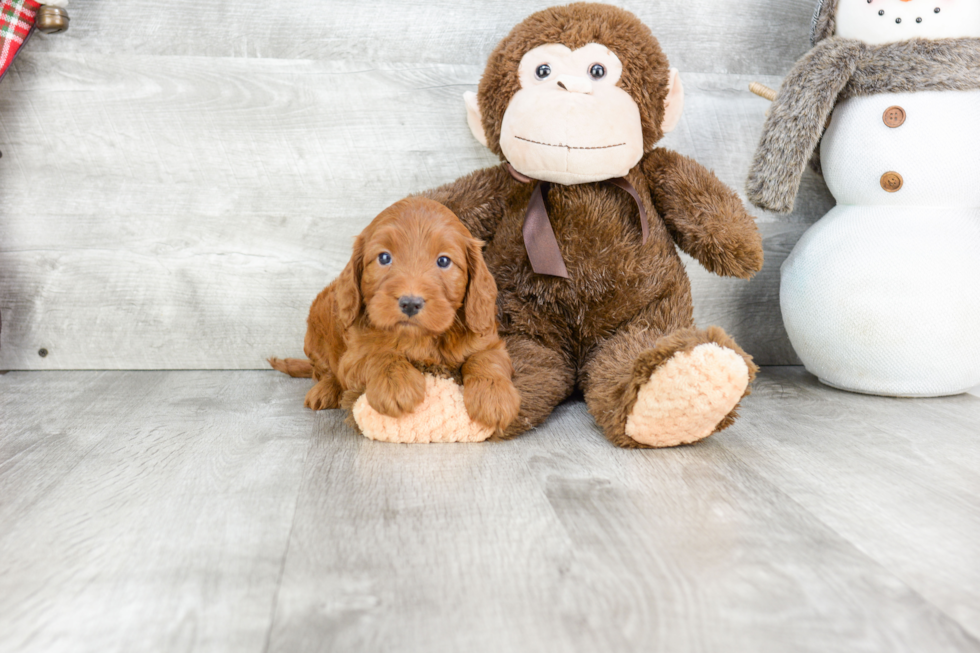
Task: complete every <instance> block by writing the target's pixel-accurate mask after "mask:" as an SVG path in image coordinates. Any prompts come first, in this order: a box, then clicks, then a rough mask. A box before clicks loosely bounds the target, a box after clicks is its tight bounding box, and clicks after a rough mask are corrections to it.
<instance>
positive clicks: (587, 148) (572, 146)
mask: <svg viewBox="0 0 980 653" xmlns="http://www.w3.org/2000/svg"><path fill="white" fill-rule="evenodd" d="M514 138H516V139H517V140H519V141H524V142H526V143H534V144H535V145H544V146H545V147H563V148H565V149H566V150H608V149H610V148H613V147H622V146H624V145H626V143H617V144H616V145H596V146H594V147H575V146H574V145H563V144H561V143H559V144H557V145H555V144H554V143H542V142H541V141H532V140H531V139H530V138H524V137H523V136H515V137H514Z"/></svg>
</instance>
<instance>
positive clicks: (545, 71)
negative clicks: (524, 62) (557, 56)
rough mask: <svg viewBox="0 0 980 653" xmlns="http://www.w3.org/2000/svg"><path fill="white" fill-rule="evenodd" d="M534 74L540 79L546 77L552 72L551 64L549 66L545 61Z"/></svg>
mask: <svg viewBox="0 0 980 653" xmlns="http://www.w3.org/2000/svg"><path fill="white" fill-rule="evenodd" d="M534 74H535V75H537V76H538V79H544V78H545V77H547V76H548V75H550V74H551V66H549V65H548V64H546V63H543V64H541V65H540V66H538V68H537V70H535V71H534Z"/></svg>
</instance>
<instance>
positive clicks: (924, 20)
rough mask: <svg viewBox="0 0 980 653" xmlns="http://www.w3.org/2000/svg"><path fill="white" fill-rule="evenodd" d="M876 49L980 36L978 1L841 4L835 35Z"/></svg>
mask: <svg viewBox="0 0 980 653" xmlns="http://www.w3.org/2000/svg"><path fill="white" fill-rule="evenodd" d="M834 33H835V34H836V35H837V36H840V37H843V38H846V39H857V40H859V41H864V42H865V43H869V44H872V45H878V44H882V43H893V42H895V41H906V40H908V39H914V38H921V39H949V38H966V37H978V36H980V2H978V1H977V0H839V3H838V5H837V27H836V30H835V32H834Z"/></svg>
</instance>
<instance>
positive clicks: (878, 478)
mask: <svg viewBox="0 0 980 653" xmlns="http://www.w3.org/2000/svg"><path fill="white" fill-rule="evenodd" d="M755 393H756V394H757V395H759V396H760V398H761V399H762V400H763V401H765V400H766V399H772V400H773V401H778V402H779V404H780V409H779V410H778V411H772V412H767V413H765V414H761V415H760V414H759V413H758V412H755V411H749V412H746V414H745V419H743V420H742V422H741V423H740V424H739V427H738V429H736V430H735V431H734V433H733V434H732V437H728V438H719V440H718V442H719V444H721V445H722V446H723V447H724V448H726V449H727V450H729V451H731V452H732V453H734V454H735V455H736V456H738V457H739V458H740V459H741V460H742V461H744V462H746V463H748V464H749V465H751V467H752V468H753V469H754V470H755V471H756V472H757V473H758V474H760V475H761V476H762V477H764V478H766V479H767V480H769V481H771V482H773V483H774V484H776V485H778V486H779V487H780V488H781V489H782V490H783V491H784V492H786V494H787V495H788V496H789V497H790V498H792V500H793V501H795V502H797V503H798V504H799V505H801V506H802V507H803V508H805V509H806V510H807V511H808V512H810V513H812V514H814V515H815V516H816V517H818V518H819V519H820V520H821V521H823V522H824V523H826V524H828V525H829V526H830V527H831V528H833V529H834V530H835V531H836V532H837V533H839V534H840V535H841V536H843V537H845V538H846V539H847V540H848V541H850V542H852V543H853V544H854V545H855V546H856V547H857V548H858V549H859V550H861V551H862V552H864V553H866V554H868V555H870V556H871V557H873V558H874V559H875V560H878V561H879V562H881V563H882V564H884V565H885V566H886V567H887V568H888V569H890V570H892V571H893V572H894V573H895V574H896V576H897V577H898V578H900V579H901V580H902V582H903V583H905V584H907V585H908V586H909V587H911V588H912V589H914V590H915V591H916V592H917V593H919V594H920V595H921V596H922V597H923V598H925V599H926V600H928V601H929V602H930V603H931V604H933V605H935V606H937V607H938V608H940V609H941V610H942V611H943V612H944V613H945V614H948V615H950V616H951V617H953V618H954V619H956V620H957V622H959V623H960V624H962V625H963V626H964V627H965V628H966V629H967V630H968V631H969V632H970V633H971V635H972V636H973V637H974V638H977V639H978V640H980V565H978V564H975V563H974V561H976V560H980V538H978V535H980V509H978V505H980V504H978V500H977V497H978V496H980V467H978V465H977V464H976V461H978V460H980V439H978V438H977V434H978V433H980V401H977V399H976V398H974V397H971V396H962V397H949V398H944V399H924V400H908V399H893V398H885V397H869V396H865V395H859V394H852V393H847V392H833V393H831V392H829V391H828V390H827V389H826V388H824V387H823V386H821V385H820V384H819V383H818V382H817V380H816V379H815V378H814V377H813V376H811V375H809V374H806V373H804V372H803V371H801V370H800V369H798V368H773V369H769V370H767V374H766V376H765V378H764V379H763V381H762V382H760V383H759V384H758V385H757V387H756V389H755ZM828 399H832V401H828Z"/></svg>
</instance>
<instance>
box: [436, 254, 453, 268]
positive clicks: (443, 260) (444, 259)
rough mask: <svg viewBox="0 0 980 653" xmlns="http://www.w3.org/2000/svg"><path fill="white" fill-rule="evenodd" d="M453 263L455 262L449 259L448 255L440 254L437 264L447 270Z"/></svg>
mask: <svg viewBox="0 0 980 653" xmlns="http://www.w3.org/2000/svg"><path fill="white" fill-rule="evenodd" d="M452 264H453V262H452V261H451V260H449V257H448V256H440V257H439V258H437V259H436V265H438V266H439V267H441V268H442V269H443V270H445V269H446V268H448V267H449V266H450V265H452Z"/></svg>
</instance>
